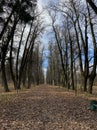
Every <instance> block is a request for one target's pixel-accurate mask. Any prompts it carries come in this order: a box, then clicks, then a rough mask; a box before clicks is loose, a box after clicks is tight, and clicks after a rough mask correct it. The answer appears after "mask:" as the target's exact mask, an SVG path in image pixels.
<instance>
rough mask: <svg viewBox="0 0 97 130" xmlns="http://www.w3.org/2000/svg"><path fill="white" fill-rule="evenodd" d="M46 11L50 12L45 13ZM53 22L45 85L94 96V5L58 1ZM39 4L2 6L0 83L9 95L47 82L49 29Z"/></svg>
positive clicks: (16, 0)
mask: <svg viewBox="0 0 97 130" xmlns="http://www.w3.org/2000/svg"><path fill="white" fill-rule="evenodd" d="M46 9H47V10H46ZM46 9H45V10H46V11H47V12H48V17H49V19H50V24H49V29H50V33H49V34H50V36H51V38H50V39H49V42H48V51H49V54H48V67H47V74H46V82H47V83H48V84H53V85H61V86H64V87H66V88H68V89H72V90H77V89H78V87H79V88H80V89H81V90H83V91H84V92H87V91H88V92H89V93H91V94H92V90H93V84H94V81H95V78H96V72H97V69H96V68H97V31H96V30H97V2H96V0H94V1H92V0H84V1H83V0H60V1H59V3H53V2H51V3H49V4H48V7H47V8H46ZM40 14H41V12H38V10H37V1H35V0H1V1H0V77H2V80H1V81H0V82H1V83H2V85H3V87H4V90H5V91H6V92H8V91H10V89H9V83H13V86H14V89H16V90H17V89H20V88H21V86H23V87H25V88H30V87H31V85H32V84H35V85H36V84H37V85H39V84H42V83H44V80H45V79H44V78H45V76H44V72H43V62H44V57H43V53H44V48H42V47H41V44H42V43H41V36H42V34H43V32H46V31H47V30H48V29H47V30H46V31H45V28H46V27H48V24H47V25H46V23H45V22H44V19H43V18H42V17H41V16H40Z"/></svg>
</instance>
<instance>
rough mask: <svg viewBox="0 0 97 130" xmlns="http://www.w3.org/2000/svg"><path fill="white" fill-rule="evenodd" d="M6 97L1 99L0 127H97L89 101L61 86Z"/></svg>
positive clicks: (60, 129) (83, 129)
mask: <svg viewBox="0 0 97 130" xmlns="http://www.w3.org/2000/svg"><path fill="white" fill-rule="evenodd" d="M7 98H8V100H7ZM7 98H6V100H5V99H3V100H4V101H2V100H0V130H97V112H93V111H91V110H89V103H90V101H89V100H88V99H86V98H84V97H83V98H82V97H78V96H75V95H74V94H73V93H70V92H66V91H65V90H64V89H62V88H58V87H51V86H40V87H34V88H32V89H31V90H27V91H22V92H19V93H18V94H16V93H15V94H10V95H9V97H7Z"/></svg>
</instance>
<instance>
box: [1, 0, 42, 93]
mask: <svg viewBox="0 0 97 130" xmlns="http://www.w3.org/2000/svg"><path fill="white" fill-rule="evenodd" d="M42 23H43V21H42V19H40V18H39V14H38V12H37V1H35V0H13V1H12V0H1V1H0V70H1V73H2V74H1V75H2V80H3V86H4V90H5V91H6V92H8V91H9V86H8V78H7V77H8V75H9V74H10V75H11V81H13V84H14V88H15V89H20V88H21V83H22V82H23V85H24V86H25V85H26V81H27V82H28V85H26V86H27V88H29V87H30V86H31V83H32V82H34V83H37V84H39V82H40V83H41V82H43V80H44V77H43V71H42V62H43V58H42V54H40V51H41V50H40V49H39V42H40V41H39V37H40V35H41V33H42V32H43V30H44V27H43V26H42V25H43V24H42ZM41 53H42V52H41ZM7 66H9V74H8V73H7V72H8V71H7V70H8V68H7ZM33 66H35V67H36V68H35V67H33ZM33 68H34V70H32V69H33ZM36 71H37V72H36ZM34 75H35V76H36V77H35V76H34ZM40 75H41V76H40ZM39 76H40V77H41V78H39Z"/></svg>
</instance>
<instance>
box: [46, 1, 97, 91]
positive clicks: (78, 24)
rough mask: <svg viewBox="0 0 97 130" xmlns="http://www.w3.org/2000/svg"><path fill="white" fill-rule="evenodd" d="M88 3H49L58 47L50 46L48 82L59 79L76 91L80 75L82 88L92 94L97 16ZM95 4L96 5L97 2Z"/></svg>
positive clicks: (94, 75) (96, 60) (96, 43)
mask: <svg viewBox="0 0 97 130" xmlns="http://www.w3.org/2000/svg"><path fill="white" fill-rule="evenodd" d="M88 2H89V4H90V5H91V3H90V1H89V0H87V1H84V2H83V0H80V1H78V0H67V1H65V2H64V1H62V2H60V3H59V4H58V5H50V7H49V8H50V10H49V9H48V14H49V16H50V18H51V27H52V32H53V34H54V38H53V40H52V41H53V43H54V44H55V46H53V49H51V47H50V57H51V58H49V60H50V62H49V66H48V70H47V77H48V82H49V83H52V82H53V81H55V83H56V80H57V81H58V83H59V84H60V83H63V85H64V86H65V87H67V88H72V89H73V90H76V84H77V83H76V82H77V79H79V78H80V80H81V82H82V84H81V86H82V88H83V90H84V91H85V92H86V91H89V93H92V87H93V83H94V80H95V77H96V67H97V40H96V39H97V38H96V36H97V32H96V29H97V15H96V14H95V12H94V11H93V10H92V9H91V8H90V5H89V4H88ZM91 2H92V1H91ZM92 4H94V2H92ZM94 5H95V7H96V2H95V4H94ZM91 7H92V8H93V6H91ZM96 8H97V7H96ZM93 9H94V8H93ZM51 10H52V11H51ZM58 18H59V19H61V21H60V20H58ZM52 41H51V42H52ZM56 46H57V49H55V48H56ZM51 50H53V51H51ZM56 50H58V51H57V53H56ZM53 53H54V54H53ZM52 55H53V57H52ZM59 57H60V58H59ZM56 58H57V60H56ZM51 66H52V67H51ZM60 66H61V67H60ZM54 68H55V69H54ZM56 70H57V74H56ZM51 72H52V75H53V78H52V76H50V73H51ZM79 74H80V77H77V76H79ZM58 77H59V78H58ZM57 78H58V79H57Z"/></svg>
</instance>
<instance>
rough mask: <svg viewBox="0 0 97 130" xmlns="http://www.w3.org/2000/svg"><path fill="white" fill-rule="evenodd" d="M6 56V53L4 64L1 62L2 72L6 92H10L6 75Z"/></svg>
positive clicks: (3, 58) (3, 59)
mask: <svg viewBox="0 0 97 130" xmlns="http://www.w3.org/2000/svg"><path fill="white" fill-rule="evenodd" d="M5 56H6V53H3V56H2V62H1V71H2V80H3V85H4V91H5V92H9V88H8V83H7V78H6V73H5Z"/></svg>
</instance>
